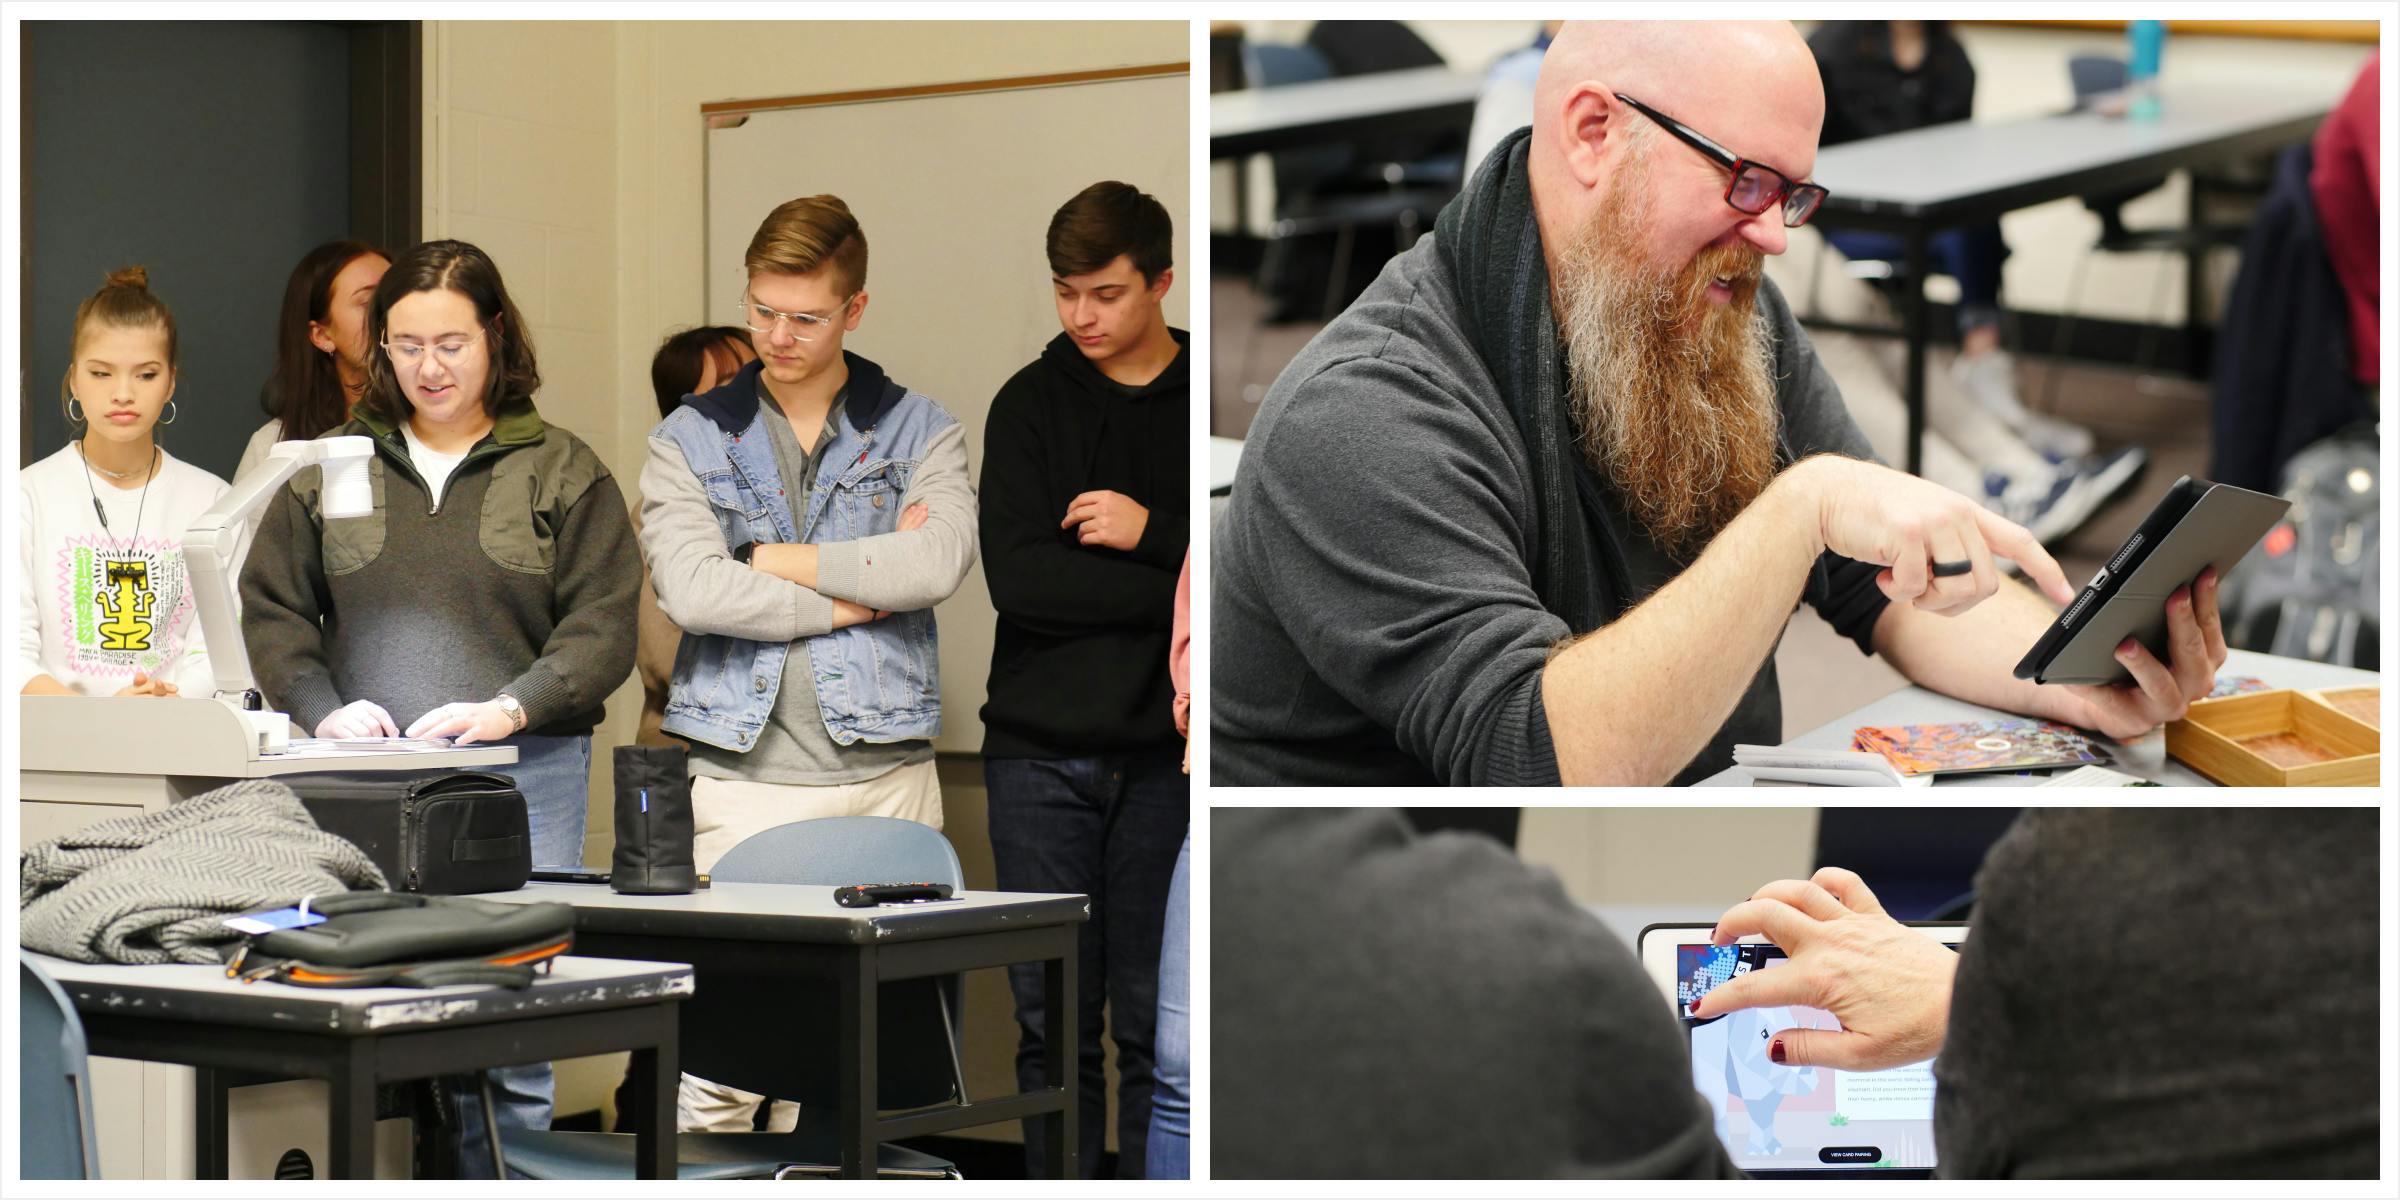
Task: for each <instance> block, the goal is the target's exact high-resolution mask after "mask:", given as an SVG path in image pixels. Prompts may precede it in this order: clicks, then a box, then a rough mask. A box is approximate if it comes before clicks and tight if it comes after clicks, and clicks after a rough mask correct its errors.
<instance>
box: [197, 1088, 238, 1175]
mask: <svg viewBox="0 0 2400 1200" xmlns="http://www.w3.org/2000/svg"><path fill="white" fill-rule="evenodd" d="M232 1090H233V1085H232V1081H231V1080H230V1079H228V1078H227V1077H226V1072H224V1071H219V1070H216V1069H215V1068H212V1067H194V1068H192V1178H194V1179H228V1178H231V1176H230V1175H229V1174H228V1172H229V1171H230V1170H231V1169H232V1168H231V1166H230V1165H229V1160H230V1158H231V1157H232V1152H231V1150H230V1149H229V1148H228V1142H229V1140H230V1138H231V1136H232V1127H231V1125H230V1123H229V1122H228V1121H227V1120H226V1113H227V1109H228V1107H229V1105H230V1104H231V1103H232V1096H231V1095H230V1093H231V1092H232Z"/></svg>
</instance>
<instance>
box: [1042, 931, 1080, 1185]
mask: <svg viewBox="0 0 2400 1200" xmlns="http://www.w3.org/2000/svg"><path fill="white" fill-rule="evenodd" d="M1059 929H1060V930H1061V931H1062V936H1060V937H1059V938H1058V954H1057V956H1056V957H1054V958H1051V959H1048V960H1047V961H1045V962H1043V964H1042V987H1043V988H1044V989H1045V990H1046V991H1047V992H1048V993H1049V995H1048V996H1046V997H1045V998H1044V1003H1043V1006H1042V1016H1043V1029H1042V1039H1043V1043H1044V1044H1043V1046H1042V1069H1043V1070H1045V1071H1047V1072H1048V1073H1049V1075H1050V1086H1052V1087H1060V1086H1064V1087H1065V1088H1066V1105H1065V1107H1063V1108H1061V1109H1060V1110H1059V1111H1057V1112H1053V1113H1044V1114H1042V1117H1041V1120H1042V1122H1043V1125H1044V1127H1045V1130H1046V1132H1045V1134H1044V1137H1043V1144H1044V1145H1046V1146H1047V1147H1048V1148H1049V1149H1048V1151H1047V1153H1048V1157H1049V1159H1050V1161H1049V1162H1048V1163H1047V1164H1045V1165H1046V1166H1047V1167H1048V1168H1049V1170H1050V1177H1051V1178H1053V1179H1075V1178H1079V1177H1080V1176H1081V1174H1082V1166H1083V1156H1082V1155H1081V1153H1080V1152H1079V1151H1080V1150H1081V1147H1079V1146H1077V1145H1076V1137H1075V1135H1076V1128H1077V1126H1078V1124H1079V1123H1080V1122H1079V1121H1078V1120H1077V1109H1076V1105H1077V1104H1078V1103H1080V1099H1081V1098H1080V1097H1079V1096H1078V1095H1077V1094H1076V1093H1077V1087H1078V1085H1077V1083H1076V1077H1077V1074H1078V1072H1077V1070H1076V1063H1075V1058H1076V1044H1075V1039H1076V1036H1077V1034H1076V1028H1075V986H1076V979H1075V955H1076V937H1075V935H1076V929H1075V927H1074V926H1072V925H1062V926H1060V927H1059Z"/></svg>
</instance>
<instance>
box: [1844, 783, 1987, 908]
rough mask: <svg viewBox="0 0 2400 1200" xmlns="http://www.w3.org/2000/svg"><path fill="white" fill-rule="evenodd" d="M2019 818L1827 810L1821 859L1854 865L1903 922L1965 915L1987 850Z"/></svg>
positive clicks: (1952, 811)
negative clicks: (1976, 876)
mask: <svg viewBox="0 0 2400 1200" xmlns="http://www.w3.org/2000/svg"><path fill="white" fill-rule="evenodd" d="M2016 819H2017V810H2016V809H2013V808H1826V809H1822V810H1819V812H1818V814H1817V855H1816V865H1817V866H1819V867H1845V868H1848V869H1849V870H1852V871H1856V872H1857V873H1858V874H1859V876H1860V877H1861V878H1863V879H1865V880H1866V881H1867V886H1868V887H1869V888H1872V889H1874V892H1875V898H1876V899H1877V900H1879V901H1881V902H1882V903H1883V908H1884V911H1885V912H1888V913H1890V914H1892V916H1894V917H1896V918H1898V919H1900V920H1903V921H1929V920H1960V919H1963V918H1964V917H1965V915H1966V911H1967V909H1968V908H1970V907H1971V906H1972V905H1973V902H1974V894H1975V872H1976V871H1977V870H1979V869H1980V868H1981V867H1982V866H1983V856H1984V854H1985V853H1986V852H1987V851H1989V850H1990V849H1991V848H1992V843H1993V842H1996V841H1999V840H2000V835H2001V834H2003V833H2006V832H2007V831H2008V827H2009V826H2010V825H2012V824H2014V823H2015V822H2016Z"/></svg>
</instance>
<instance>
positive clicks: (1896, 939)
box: [1689, 867, 1958, 1071]
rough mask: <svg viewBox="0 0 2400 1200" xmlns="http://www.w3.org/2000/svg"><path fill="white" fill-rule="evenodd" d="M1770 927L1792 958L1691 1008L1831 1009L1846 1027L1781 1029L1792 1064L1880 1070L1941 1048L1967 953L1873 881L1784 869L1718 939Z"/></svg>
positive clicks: (1737, 910) (1724, 920) (1701, 1014)
mask: <svg viewBox="0 0 2400 1200" xmlns="http://www.w3.org/2000/svg"><path fill="white" fill-rule="evenodd" d="M1754 934H1757V935H1764V936H1765V937H1766V939H1767V940H1768V941H1771V942H1773V943H1775V945H1777V946H1779V947H1781V948H1782V949H1783V951H1784V953H1785V954H1786V955H1787V956H1788V957H1789V958H1790V961H1789V962H1788V963H1786V964H1784V965H1783V966H1782V967H1779V968H1777V969H1775V970H1772V971H1758V972H1752V973H1749V974H1745V975H1741V976H1739V977H1737V978H1734V979H1731V980H1728V981H1726V982H1725V983H1723V984H1721V985H1719V986H1718V987H1716V988H1714V989H1712V990H1710V991H1709V992H1708V993H1707V994H1705V995H1703V996H1702V997H1701V998H1700V1000H1699V1002H1698V1003H1697V1004H1695V1005H1694V1006H1693V1008H1692V1010H1691V1012H1690V1014H1689V1015H1691V1016H1693V1017H1698V1018H1706V1017H1714V1016H1721V1015H1723V1014H1725V1013H1728V1012H1732V1011H1734V1010H1736V1009H1744V1008H1763V1007H1777V1006H1790V1005H1799V1006H1802V1007H1807V1008H1820V1009H1824V1010H1825V1011H1827V1012H1830V1013H1832V1014H1833V1015H1834V1017H1835V1018H1836V1019H1837V1020H1839V1021H1840V1022H1841V1026H1842V1027H1841V1028H1840V1029H1839V1030H1825V1029H1792V1030H1786V1031H1784V1032H1782V1033H1780V1034H1778V1035H1777V1036H1776V1041H1777V1042H1779V1043H1781V1050H1782V1057H1781V1059H1780V1060H1779V1061H1780V1062H1781V1063H1782V1064H1783V1065H1787V1066H1801V1065H1822V1066H1829V1067H1837V1068H1840V1069H1842V1070H1846V1071H1874V1070H1881V1069H1883V1068H1886V1067H1896V1066H1900V1065H1902V1064H1905V1063H1912V1062H1922V1061H1924V1060H1925V1059H1928V1058H1932V1057H1933V1056H1934V1055H1935V1054H1937V1053H1939V1052H1940V1051H1941V1048H1942V1036H1943V1034H1944V1032H1945V1031H1946V1030H1947V1028H1948V1026H1949V1023H1950V982H1951V977H1952V976H1953V975H1954V974H1955V973H1956V971H1957V967H1958V955H1956V954H1954V953H1952V952H1951V951H1950V950H1949V949H1947V948H1946V947H1944V946H1942V945H1941V944H1940V943H1939V942H1936V941H1934V940H1932V939H1930V938H1927V937H1926V936H1925V935H1924V934H1922V933H1920V932H1918V931H1917V930H1914V929H1911V928H1909V927H1908V926H1906V925H1902V924H1901V923H1900V922H1898V921H1895V920H1893V919H1892V917H1891V915H1890V914H1888V913H1886V912H1884V911H1883V905H1882V904H1880V903H1878V902H1877V901H1876V899H1875V893H1874V892H1872V891H1869V890H1868V888H1867V884H1866V881H1865V880H1863V879H1860V878H1859V877H1858V875H1857V874H1856V873H1854V872H1851V871H1846V870H1843V869H1842V868H1840V867H1826V868H1824V869H1822V870H1820V871H1818V872H1817V873H1816V874H1815V875H1812V876H1810V877H1809V878H1807V879H1804V880H1803V879H1780V880H1777V881H1775V882H1773V883H1770V884H1768V885H1766V886H1765V887H1762V888H1760V889H1758V890H1757V891H1756V892H1753V893H1751V895H1750V898H1749V899H1748V900H1745V901H1743V902H1741V903H1740V904H1736V905H1734V906H1733V907H1732V908H1729V909H1727V910H1725V915H1724V916H1722V917H1720V918H1718V920H1717V928H1716V931H1715V932H1714V933H1713V934H1711V935H1710V938H1709V941H1710V942H1711V943H1712V944H1714V945H1719V946H1725V945H1731V944H1732V943H1734V942H1736V941H1739V940H1740V939H1742V938H1744V937H1749V936H1751V935H1754Z"/></svg>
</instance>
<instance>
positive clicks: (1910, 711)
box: [1693, 650, 2382, 796]
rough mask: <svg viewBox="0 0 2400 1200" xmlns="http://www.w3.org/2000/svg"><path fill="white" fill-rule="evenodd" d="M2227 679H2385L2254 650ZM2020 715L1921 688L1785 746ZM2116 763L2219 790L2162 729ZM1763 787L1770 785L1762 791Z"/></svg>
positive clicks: (1958, 781) (2238, 653) (2036, 778)
mask: <svg viewBox="0 0 2400 1200" xmlns="http://www.w3.org/2000/svg"><path fill="white" fill-rule="evenodd" d="M2217 674H2218V675H2219V676H2220V677H2222V676H2229V675H2252V676H2256V677H2257V678H2258V679H2260V680H2262V681H2264V682H2265V683H2266V685H2267V686H2268V687H2271V688H2292V689H2296V690H2302V691H2306V690H2310V689H2314V688H2328V687H2347V686H2355V685H2358V684H2374V683H2376V682H2378V681H2379V680H2380V679H2381V678H2382V677H2381V676H2379V675H2377V674H2376V673H2374V672H2373V671H2361V670H2357V669H2355V668H2352V667H2336V666H2329V665H2327V664H2325V663H2319V662H2310V661H2308V660H2307V659H2301V658H2279V657H2277V656H2275V655H2272V654H2260V653H2258V652H2256V651H2252V650H2232V651H2228V652H2227V653H2226V657H2225V666H2224V668H2223V669H2222V670H2220V671H2219V672H2217ZM2015 716H2017V714H2015V713H2006V712H2001V711H2000V710H1998V709H1995V708H1985V707H1984V706H1982V705H1980V704H1969V703H1967V702H1966V701H1964V700H1955V699H1952V698H1951V697H1948V696H1944V695H1942V694H1941V693H1939V692H1933V691H1928V690H1926V689H1924V688H1921V687H1918V686H1916V685H1914V684H1911V685H1909V686H1908V687H1904V688H1902V689H1900V690H1899V691H1897V692H1893V693H1892V694H1891V695H1889V696H1886V697H1884V698H1883V699H1881V700H1877V701H1875V702H1874V703H1872V704H1869V705H1867V706H1865V707H1863V708H1860V709H1857V710H1856V711H1853V712H1849V713H1844V714H1843V715H1841V716H1839V717H1836V718H1834V719H1833V720H1831V721H1828V722H1826V723H1825V724H1823V725H1819V726H1817V727H1816V728H1815V729H1811V730H1809V731H1808V732H1806V733H1803V734H1801V735H1800V736H1798V737H1795V738H1791V739H1790V740H1788V741H1786V742H1784V743H1783V744H1784V745H1786V746H1802V747H1806V748H1808V749H1811V750H1847V749H1849V748H1850V738H1851V735H1852V734H1854V733H1855V732H1857V731H1858V729H1859V728H1861V727H1862V726H1868V725H1927V724H1943V723H1947V722H1951V721H1990V720H2000V719H2004V718H2013V717H2015ZM2110 751H2111V753H2112V755H2113V756H2114V757H2115V758H2116V760H2117V761H2116V762H2115V763H2114V764H2113V765H2112V766H2111V767H2110V768H2109V769H2111V770H2114V771H2121V772H2123V773H2125V774H2128V775H2138V776H2141V777H2142V778H2144V779H2148V780H2150V781H2152V782H2154V783H2160V784H2165V785H2168V786H2170V787H2214V786H2216V784H2215V783H2214V782H2212V781H2211V780H2210V779H2209V778H2208V777H2207V776H2205V775H2202V774H2200V773H2199V772H2198V771H2194V770H2192V769H2191V768H2190V767H2187V766H2184V765H2183V764H2182V763H2179V762H2176V761H2175V760H2173V759H2171V758H2168V757H2167V739H2166V734H2165V732H2164V731H2163V730H2153V731H2151V732H2150V733H2149V734H2147V735H2144V736H2143V737H2140V738H2137V739H2135V740H2133V741H2131V742H2123V743H2117V744H2115V745H2114V746H2112V747H2110ZM2046 777H2047V776H2046V775H2017V774H2007V773H1994V774H1986V775H1947V776H1943V777H1941V778H1939V779H1937V780H1936V781H1935V786H1937V787H2031V786H2034V785H2036V784H2039V783H2041V782H2042V780H2043V779H2044V778H2046ZM1755 782H1756V781H1754V780H1752V779H1751V777H1750V773H1749V772H1747V771H1745V770H1743V769H1742V768H1740V767H1738V766H1736V767H1728V768H1726V769H1725V770H1722V771H1719V772H1717V773H1716V774H1714V775H1711V776H1709V777H1708V778H1706V779H1703V780H1701V781H1699V782H1698V783H1697V784H1695V785H1693V786H1695V787H1744V786H1749V785H1752V784H1754V783H1755ZM1761 786H1764V785H1761ZM1885 795H1887V796H1888V795H1892V793H1885Z"/></svg>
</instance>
